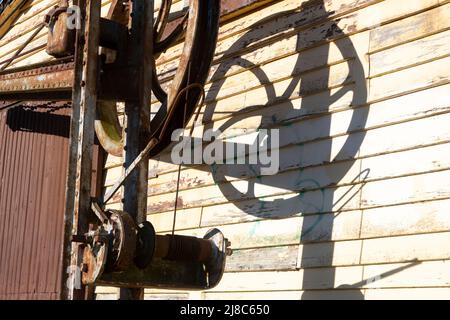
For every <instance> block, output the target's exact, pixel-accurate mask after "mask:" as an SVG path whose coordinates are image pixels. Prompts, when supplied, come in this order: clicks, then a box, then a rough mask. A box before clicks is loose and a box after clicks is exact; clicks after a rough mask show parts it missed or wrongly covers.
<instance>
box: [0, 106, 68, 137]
mask: <svg viewBox="0 0 450 320" xmlns="http://www.w3.org/2000/svg"><path fill="white" fill-rule="evenodd" d="M34 105H36V106H28V105H27V103H18V104H17V105H12V106H10V107H8V108H5V109H3V110H2V108H1V107H0V112H7V116H6V124H7V125H8V127H9V128H10V129H11V130H12V131H25V132H35V133H41V134H46V135H54V136H60V137H64V138H69V132H70V110H71V108H70V106H69V105H67V104H66V103H39V104H36V103H35V104H34ZM37 105H38V106H37Z"/></svg>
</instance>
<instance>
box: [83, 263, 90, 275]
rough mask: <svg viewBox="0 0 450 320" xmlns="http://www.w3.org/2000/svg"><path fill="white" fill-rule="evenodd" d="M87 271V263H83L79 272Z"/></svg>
mask: <svg viewBox="0 0 450 320" xmlns="http://www.w3.org/2000/svg"><path fill="white" fill-rule="evenodd" d="M88 270H89V266H88V264H87V263H83V266H82V268H81V271H82V272H84V273H87V272H88Z"/></svg>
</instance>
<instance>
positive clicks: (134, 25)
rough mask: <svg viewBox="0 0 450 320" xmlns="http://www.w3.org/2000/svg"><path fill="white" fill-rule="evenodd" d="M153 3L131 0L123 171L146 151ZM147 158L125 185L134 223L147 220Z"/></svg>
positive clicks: (123, 293)
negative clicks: (130, 87) (130, 85)
mask: <svg viewBox="0 0 450 320" xmlns="http://www.w3.org/2000/svg"><path fill="white" fill-rule="evenodd" d="M153 8H154V1H153V0H132V10H131V12H132V15H131V35H130V43H129V44H130V45H129V48H131V49H130V51H129V52H128V59H129V63H130V67H131V68H132V72H133V74H134V75H135V77H134V79H136V80H137V82H136V94H135V97H136V99H134V100H130V101H126V102H125V122H126V132H125V148H124V160H125V164H124V167H125V168H124V170H125V169H126V168H127V167H129V166H130V165H131V163H132V162H133V160H134V159H135V158H136V157H137V156H138V155H139V153H140V152H141V151H142V150H143V149H144V148H145V146H146V144H147V142H148V139H149V132H150V103H151V80H152V78H151V76H152V65H153V64H152V59H153ZM147 184H148V157H146V158H145V159H143V161H142V162H141V164H140V165H139V166H138V167H137V168H136V169H135V170H134V172H133V173H132V175H131V176H130V177H129V179H128V180H127V182H126V183H125V184H124V191H123V192H124V193H123V194H124V199H123V209H124V211H125V212H127V213H129V214H130V215H131V216H132V217H133V219H134V220H135V221H136V222H137V223H141V222H143V221H145V220H146V214H147V188H148V186H147ZM143 297H144V290H143V289H131V288H130V289H128V288H125V289H121V290H120V299H123V300H125V299H143Z"/></svg>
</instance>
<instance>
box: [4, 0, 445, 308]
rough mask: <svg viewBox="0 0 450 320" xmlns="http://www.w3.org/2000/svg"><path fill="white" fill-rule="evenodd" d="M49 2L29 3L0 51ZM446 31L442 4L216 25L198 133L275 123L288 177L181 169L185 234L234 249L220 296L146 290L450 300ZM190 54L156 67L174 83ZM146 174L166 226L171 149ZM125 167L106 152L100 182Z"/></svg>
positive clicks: (380, 4)
mask: <svg viewBox="0 0 450 320" xmlns="http://www.w3.org/2000/svg"><path fill="white" fill-rule="evenodd" d="M51 2H52V1H49V0H41V1H40V0H34V1H33V3H32V4H31V7H30V9H29V11H28V12H27V13H26V15H27V16H28V22H27V23H21V21H25V20H21V19H24V18H22V17H20V18H19V20H18V23H16V25H15V26H14V27H13V29H12V32H11V33H7V34H6V35H5V37H3V38H2V39H0V46H1V50H0V59H3V58H6V57H8V55H11V54H12V52H13V51H14V48H17V47H18V46H19V44H20V43H21V42H22V43H23V41H25V40H26V38H27V36H26V35H27V34H28V35H29V34H30V32H31V30H32V21H34V20H36V21H37V18H36V17H37V16H38V14H37V13H39V12H43V11H44V10H47V8H48V7H49V6H50V3H51ZM178 2H180V3H179V4H178V3H177V5H178V6H179V7H180V8H181V6H182V4H181V3H182V1H178ZM107 4H108V2H105V7H104V9H105V12H106V8H107ZM180 8H178V9H177V10H179V9H180ZM14 28H15V29H14ZM449 34H450V4H449V1H448V0H410V1H402V0H326V1H300V0H282V1H272V2H271V4H269V5H267V6H266V7H264V8H259V9H258V10H257V11H254V12H246V13H245V14H244V15H241V16H238V17H236V18H235V19H233V20H228V21H226V22H225V23H223V24H222V26H221V29H220V38H219V43H218V47H217V51H216V59H215V62H214V65H213V69H212V71H211V76H210V79H209V83H208V85H207V86H206V90H207V101H206V106H204V108H203V109H202V111H203V118H202V120H203V123H199V124H196V126H197V127H196V130H195V135H196V136H199V134H200V133H201V130H202V128H215V129H217V128H220V129H221V130H222V131H223V132H224V137H225V139H227V141H230V142H234V143H239V142H241V143H242V141H244V139H245V138H247V139H248V137H252V134H254V133H255V132H257V130H258V129H260V128H278V129H280V140H281V141H280V142H281V146H280V171H279V173H278V174H277V175H275V176H259V175H258V174H255V173H254V171H252V168H248V167H245V166H236V167H233V166H225V165H218V166H213V167H210V166H205V165H192V166H185V167H183V168H182V171H181V180H180V193H179V203H180V204H181V205H180V206H181V207H182V209H180V210H179V211H178V214H177V218H176V229H177V233H182V234H189V235H202V234H204V233H205V231H206V230H207V229H209V228H211V227H219V228H220V229H221V230H223V232H224V233H225V235H226V236H227V237H228V238H230V240H231V242H232V248H233V249H234V254H233V256H231V257H230V258H229V260H228V264H227V272H226V274H225V275H224V278H223V280H222V282H221V283H220V285H219V286H218V287H217V288H214V289H213V290H210V291H206V292H183V291H179V292H178V291H160V290H147V291H146V292H147V295H146V297H147V298H148V299H152V298H155V299H158V298H162V299H165V298H170V299H187V298H199V299H222V298H238V299H240V298H248V299H253V298H254V299H278V298H287V299H300V298H304V299H306V298H353V299H358V298H364V299H377V298H450V288H449V287H450V249H449V246H448V245H447V241H449V240H450V216H449V214H450V213H449V209H450V183H449V181H450V179H449V178H450V170H449V169H450V160H448V159H449V158H448V154H449V152H450V130H449V129H448V123H449V120H450V114H449V111H450V109H449V108H450V81H449V80H450V68H449V67H448V66H449V63H450V55H449V54H450V44H449V41H448V39H449ZM39 41H41V43H44V42H45V37H44V34H42V36H41V38H38V39H37V40H36V41H33V42H32V44H35V45H36V46H37V45H38V44H39V43H40V42H39ZM181 48H182V46H181V45H176V46H174V47H173V48H172V49H171V50H169V51H168V52H167V53H165V54H164V55H162V56H161V58H160V59H159V61H158V68H159V71H160V76H161V77H163V78H165V79H166V81H170V80H171V77H172V76H173V73H174V70H175V69H176V66H177V58H178V56H179V54H180V52H181ZM48 58H49V57H48V56H46V54H45V53H44V52H43V51H38V52H36V54H33V55H30V56H29V57H25V59H21V60H19V61H18V62H17V63H16V66H18V65H23V64H27V63H31V62H36V61H41V60H43V59H48ZM157 107H158V105H157V103H156V102H155V104H154V108H157ZM151 167H152V168H153V170H152V172H151V175H150V176H149V202H148V204H149V207H148V211H149V216H148V219H149V220H150V221H152V223H153V224H154V225H155V226H156V228H157V231H158V232H161V233H166V232H170V231H171V229H172V222H173V208H174V202H175V190H176V185H177V169H178V167H177V166H176V165H173V164H171V163H170V157H169V153H168V152H166V153H164V154H162V155H161V156H160V157H158V158H157V159H153V160H151ZM121 171H122V167H121V159H118V158H113V157H110V158H109V159H108V163H107V166H106V168H105V187H106V188H108V187H109V186H111V184H112V183H113V181H114V179H115V178H116V177H118V176H119V175H120V173H121ZM249 190H250V192H248V191H249ZM110 207H114V208H118V207H120V200H119V199H117V198H116V199H114V200H113V201H112V202H111V203H110ZM97 292H98V298H103V299H107V298H116V290H115V289H112V288H98V289H97Z"/></svg>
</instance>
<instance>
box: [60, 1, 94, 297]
mask: <svg viewBox="0 0 450 320" xmlns="http://www.w3.org/2000/svg"><path fill="white" fill-rule="evenodd" d="M78 5H79V7H80V9H81V10H82V14H81V28H80V29H79V30H77V41H76V44H77V47H76V53H75V71H74V88H73V97H72V120H71V134H70V151H69V172H68V179H67V189H66V213H65V219H64V220H65V227H64V246H63V254H62V261H63V277H62V286H61V298H62V299H65V300H74V299H85V298H86V293H87V291H86V288H85V287H84V286H82V285H81V282H80V279H81V270H79V269H78V268H77V267H81V264H82V257H83V253H82V251H83V245H82V244H79V243H74V242H72V235H76V234H83V233H85V232H87V230H88V217H89V215H90V214H91V213H90V203H91V177H92V176H91V175H92V147H93V144H94V137H95V133H94V122H95V108H96V104H97V82H98V79H97V77H98V64H99V57H98V48H99V24H100V8H101V4H100V1H97V0H78ZM82 44H84V45H82Z"/></svg>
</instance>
